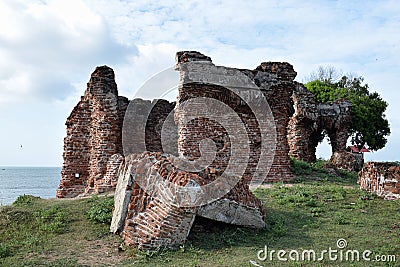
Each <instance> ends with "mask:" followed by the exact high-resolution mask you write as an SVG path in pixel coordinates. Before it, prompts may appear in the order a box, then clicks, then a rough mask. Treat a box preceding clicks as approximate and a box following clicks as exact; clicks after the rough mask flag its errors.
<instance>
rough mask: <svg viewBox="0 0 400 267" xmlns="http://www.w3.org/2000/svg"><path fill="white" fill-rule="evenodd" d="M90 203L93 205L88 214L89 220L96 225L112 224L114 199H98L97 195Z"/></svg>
mask: <svg viewBox="0 0 400 267" xmlns="http://www.w3.org/2000/svg"><path fill="white" fill-rule="evenodd" d="M90 202H91V203H92V205H91V207H90V209H89V211H88V213H87V214H88V216H89V220H90V221H92V222H96V223H105V224H110V223H111V219H112V211H113V208H114V198H113V197H98V196H96V195H95V196H93V197H92V198H91V199H90Z"/></svg>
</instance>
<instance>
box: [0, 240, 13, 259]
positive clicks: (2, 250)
mask: <svg viewBox="0 0 400 267" xmlns="http://www.w3.org/2000/svg"><path fill="white" fill-rule="evenodd" d="M10 255H11V252H10V249H9V247H8V246H7V244H3V243H0V258H5V257H8V256H10Z"/></svg>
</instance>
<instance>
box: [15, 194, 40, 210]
mask: <svg viewBox="0 0 400 267" xmlns="http://www.w3.org/2000/svg"><path fill="white" fill-rule="evenodd" d="M39 199H40V197H35V196H31V195H25V194H24V195H21V196H19V197H17V199H16V200H15V201H14V203H13V206H16V207H23V206H30V205H32V204H33V203H35V202H36V201H37V200H39Z"/></svg>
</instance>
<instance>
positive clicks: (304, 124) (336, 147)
mask: <svg viewBox="0 0 400 267" xmlns="http://www.w3.org/2000/svg"><path fill="white" fill-rule="evenodd" d="M292 98H293V103H294V109H295V113H294V115H293V116H292V117H291V118H290V121H289V125H288V143H289V147H290V152H289V154H290V156H292V157H294V158H297V159H299V160H303V161H306V162H315V161H316V148H317V146H318V144H319V143H320V142H321V141H322V140H323V139H324V136H325V135H327V136H328V137H329V140H330V144H331V147H332V158H331V161H332V159H333V157H335V158H343V156H342V155H347V154H348V152H346V142H347V139H348V137H349V128H350V125H351V106H352V104H351V102H350V101H349V100H346V99H339V100H337V101H335V102H333V103H331V104H328V103H317V102H316V101H315V99H314V94H313V93H311V92H310V91H308V89H307V88H306V87H305V86H304V85H303V84H301V83H296V86H295V89H294V91H293V96H292ZM325 133H326V134H325Z"/></svg>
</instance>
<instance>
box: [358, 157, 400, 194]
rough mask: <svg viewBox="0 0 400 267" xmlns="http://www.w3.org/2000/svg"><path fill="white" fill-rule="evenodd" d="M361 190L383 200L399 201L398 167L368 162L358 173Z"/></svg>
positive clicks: (399, 182) (391, 164) (399, 180)
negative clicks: (372, 193)
mask: <svg viewBox="0 0 400 267" xmlns="http://www.w3.org/2000/svg"><path fill="white" fill-rule="evenodd" d="M358 184H359V185H360V188H361V189H364V190H367V191H369V192H375V193H376V194H377V195H378V196H381V197H382V198H384V199H388V200H396V199H400V166H398V164H394V163H390V162H368V163H366V164H365V165H364V167H363V168H362V170H361V171H360V172H359V173H358Z"/></svg>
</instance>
